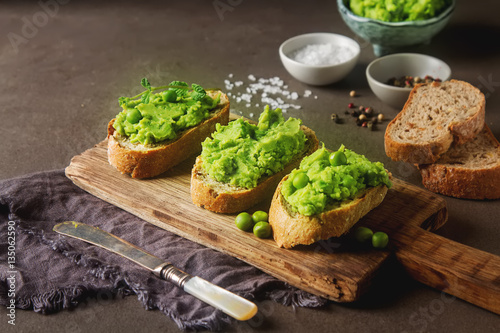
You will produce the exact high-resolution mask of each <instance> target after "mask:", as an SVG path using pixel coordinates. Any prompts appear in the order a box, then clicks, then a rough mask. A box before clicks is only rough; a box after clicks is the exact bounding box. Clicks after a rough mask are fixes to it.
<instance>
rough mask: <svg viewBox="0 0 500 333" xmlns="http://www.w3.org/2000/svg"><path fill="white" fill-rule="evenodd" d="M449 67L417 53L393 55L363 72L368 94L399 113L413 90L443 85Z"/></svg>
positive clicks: (375, 61)
mask: <svg viewBox="0 0 500 333" xmlns="http://www.w3.org/2000/svg"><path fill="white" fill-rule="evenodd" d="M450 76H451V69H450V67H449V66H448V65H447V64H446V63H445V62H444V61H442V60H440V59H437V58H434V57H431V56H428V55H425V54H418V53H396V54H391V55H388V56H385V57H381V58H378V59H376V60H374V61H372V62H371V63H370V64H369V65H368V67H367V68H366V79H367V80H368V85H369V86H370V88H371V90H372V91H373V93H374V94H375V96H377V97H378V98H379V99H380V100H381V101H382V102H384V103H386V104H388V105H390V106H392V107H394V108H396V109H401V108H402V107H403V106H404V104H405V103H406V100H407V99H408V96H409V94H410V91H411V90H412V89H413V86H414V85H416V84H418V83H425V82H431V81H446V80H448V79H449V78H450Z"/></svg>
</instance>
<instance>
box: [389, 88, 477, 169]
mask: <svg viewBox="0 0 500 333" xmlns="http://www.w3.org/2000/svg"><path fill="white" fill-rule="evenodd" d="M484 112H485V99H484V95H483V94H482V93H481V92H480V91H479V89H477V88H475V87H474V86H472V85H471V84H469V83H467V82H463V81H458V80H450V81H446V82H442V83H440V82H432V83H428V84H420V85H417V86H415V87H414V88H413V89H412V91H411V93H410V96H409V97H408V100H407V102H406V104H405V105H404V107H403V110H402V111H401V112H400V113H399V114H398V115H397V116H396V117H395V118H394V119H393V120H392V121H391V122H390V123H389V124H388V125H387V129H386V132H385V137H384V139H385V151H386V154H387V156H389V157H390V158H391V159H392V160H395V161H406V162H409V163H413V164H427V163H433V162H435V161H436V160H437V159H438V158H439V157H440V156H441V155H442V154H444V153H445V152H446V151H447V150H448V149H449V148H450V146H451V144H452V143H453V142H454V141H455V142H456V143H459V144H462V143H465V142H467V141H470V140H472V139H473V138H474V137H475V136H476V135H477V134H478V133H479V132H480V131H481V129H482V128H483V124H484Z"/></svg>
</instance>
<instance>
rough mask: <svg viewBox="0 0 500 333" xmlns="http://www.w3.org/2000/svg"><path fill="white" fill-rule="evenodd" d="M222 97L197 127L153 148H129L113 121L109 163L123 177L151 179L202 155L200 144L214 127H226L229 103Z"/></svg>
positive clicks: (109, 137) (109, 139)
mask: <svg viewBox="0 0 500 333" xmlns="http://www.w3.org/2000/svg"><path fill="white" fill-rule="evenodd" d="M218 93H221V102H220V103H219V106H218V107H217V108H216V109H215V111H214V112H213V115H212V117H210V118H208V119H206V120H205V121H203V122H202V123H200V124H199V125H197V126H195V127H192V128H189V129H187V130H185V131H183V132H182V133H181V134H180V136H178V137H177V138H176V139H174V140H169V141H165V142H160V143H157V144H154V145H148V146H145V145H142V144H137V145H134V144H131V143H130V142H127V141H128V140H127V138H125V137H122V136H121V135H119V134H118V133H117V132H116V131H115V129H114V127H113V123H114V121H115V119H112V120H111V121H110V122H109V124H108V161H109V164H111V165H112V166H114V167H115V168H116V169H117V170H118V171H120V172H121V173H122V174H130V176H131V177H132V178H151V177H155V176H157V175H160V174H162V173H164V172H165V171H167V170H168V169H170V168H171V167H173V166H175V165H177V164H179V163H181V162H182V161H184V160H186V159H187V158H189V157H190V156H193V155H195V154H197V153H199V152H200V151H201V142H203V141H204V140H205V138H207V137H209V136H210V135H211V134H212V133H213V132H214V131H215V126H216V124H217V123H220V124H222V125H227V123H228V121H229V99H228V98H227V96H226V95H225V94H224V93H222V92H220V91H216V92H212V93H211V95H212V96H215V95H216V94H218Z"/></svg>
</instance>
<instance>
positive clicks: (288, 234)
mask: <svg viewBox="0 0 500 333" xmlns="http://www.w3.org/2000/svg"><path fill="white" fill-rule="evenodd" d="M287 179H288V175H287V176H285V177H284V178H283V179H282V180H281V182H280V183H279V185H278V187H277V188H276V191H275V193H274V196H273V199H272V201H271V208H270V209H269V223H270V224H271V226H272V228H273V237H274V240H275V241H276V243H277V244H278V246H279V247H284V248H292V247H294V246H296V245H299V244H302V245H309V244H312V243H314V242H317V241H320V240H326V239H329V238H330V237H339V236H342V235H343V234H345V233H346V232H347V231H349V229H351V228H352V226H353V225H354V224H355V223H356V222H358V221H359V220H360V219H361V218H362V217H363V216H365V215H366V214H367V213H368V212H369V211H371V210H372V209H373V208H375V207H377V206H378V205H380V203H381V202H382V201H383V200H384V198H385V195H386V194H387V190H388V188H387V186H385V185H379V186H376V187H371V188H368V189H366V190H364V191H362V192H360V193H359V194H358V195H357V196H356V198H355V199H353V200H346V201H344V202H342V203H340V205H336V206H330V207H327V208H326V210H325V211H324V212H323V213H321V214H316V215H313V216H305V215H301V214H300V213H298V212H294V211H293V210H292V208H291V206H290V204H289V203H288V202H287V201H286V200H285V198H284V197H283V195H282V194H281V187H282V185H283V182H285V180H287Z"/></svg>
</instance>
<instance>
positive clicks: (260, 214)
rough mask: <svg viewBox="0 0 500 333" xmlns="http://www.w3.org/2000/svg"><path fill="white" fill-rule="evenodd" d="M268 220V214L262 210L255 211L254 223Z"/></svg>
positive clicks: (253, 215)
mask: <svg viewBox="0 0 500 333" xmlns="http://www.w3.org/2000/svg"><path fill="white" fill-rule="evenodd" d="M267 219H268V215H267V213H266V212H264V211H262V210H258V211H255V212H254V213H253V214H252V220H253V223H258V222H267Z"/></svg>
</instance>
